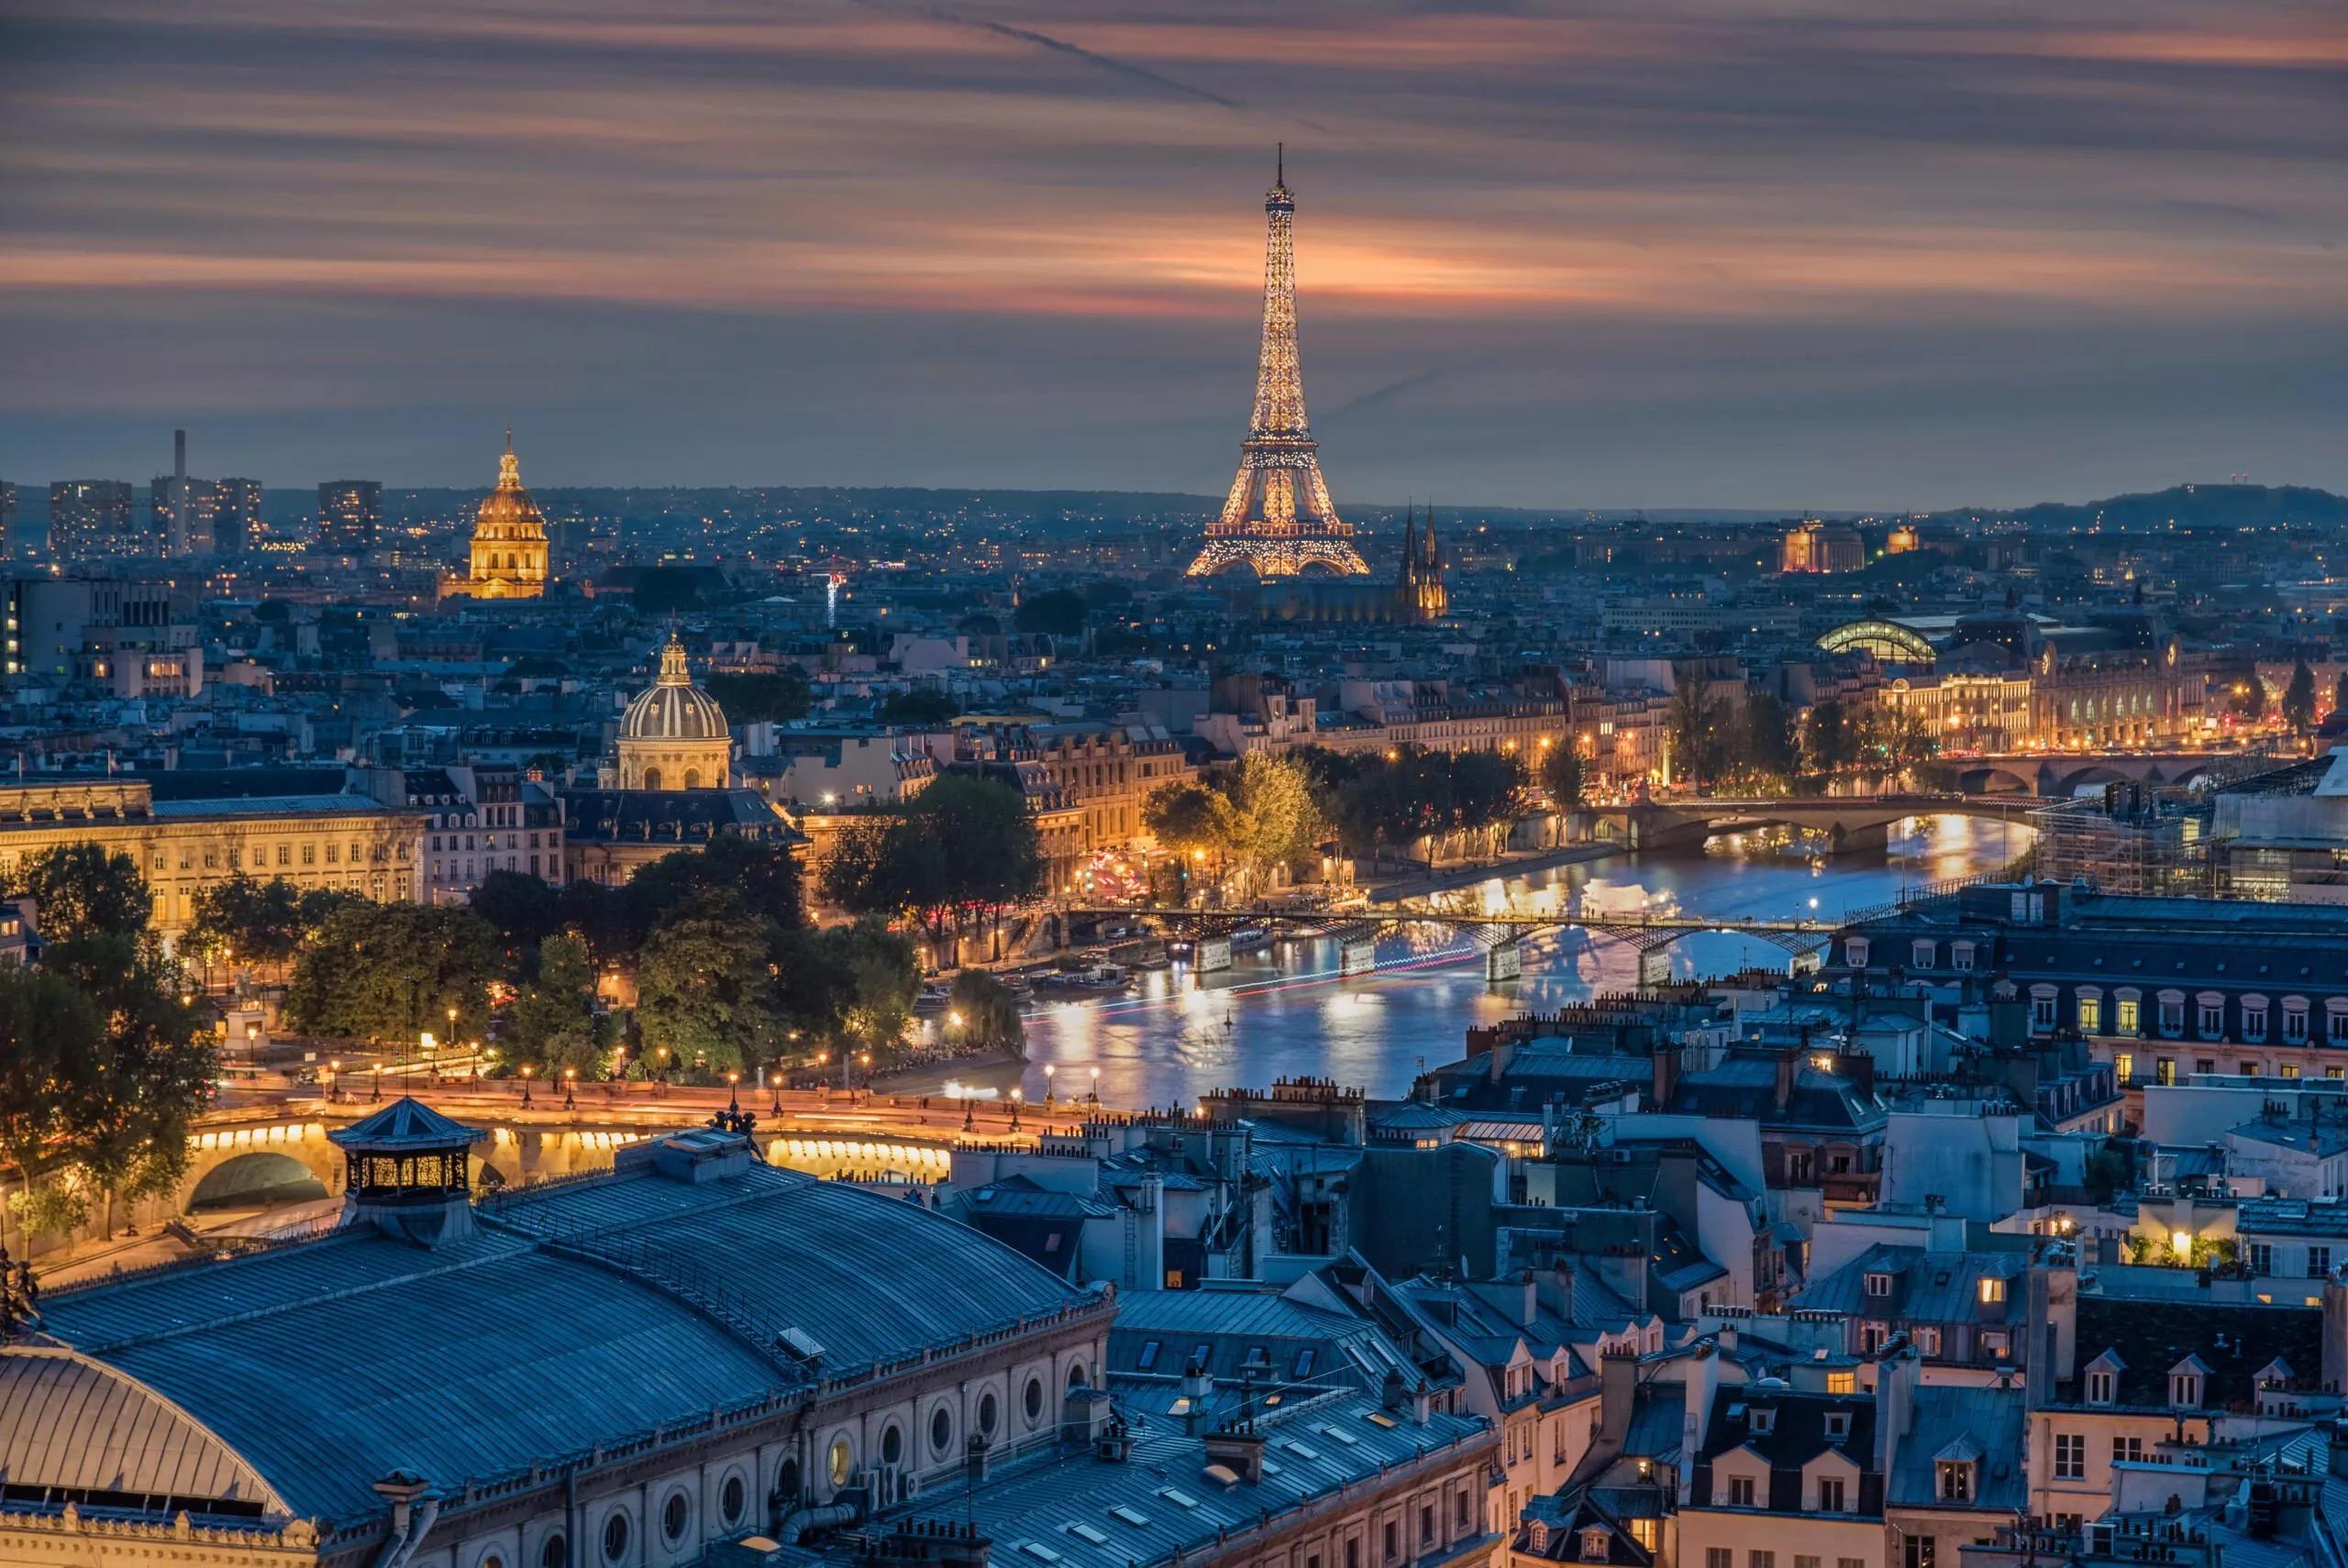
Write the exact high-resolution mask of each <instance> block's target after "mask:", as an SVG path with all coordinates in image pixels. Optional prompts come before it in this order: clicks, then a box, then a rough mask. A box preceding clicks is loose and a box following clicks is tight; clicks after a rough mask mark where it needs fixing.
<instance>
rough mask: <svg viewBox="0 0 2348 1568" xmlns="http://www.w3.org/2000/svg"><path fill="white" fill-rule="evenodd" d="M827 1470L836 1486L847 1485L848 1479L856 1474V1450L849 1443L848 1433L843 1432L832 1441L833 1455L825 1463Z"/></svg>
mask: <svg viewBox="0 0 2348 1568" xmlns="http://www.w3.org/2000/svg"><path fill="white" fill-rule="evenodd" d="M825 1473H826V1474H829V1475H830V1476H831V1478H832V1485H835V1486H845V1485H847V1483H848V1477H850V1476H851V1475H854V1474H856V1449H855V1447H854V1446H853V1445H852V1444H850V1443H849V1441H847V1433H845V1432H843V1433H841V1434H840V1435H839V1436H838V1437H836V1438H834V1439H833V1440H832V1448H831V1453H830V1456H829V1458H828V1459H827V1460H826V1461H825Z"/></svg>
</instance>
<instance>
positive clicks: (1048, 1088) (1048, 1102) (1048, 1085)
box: [1044, 1062, 1058, 1111]
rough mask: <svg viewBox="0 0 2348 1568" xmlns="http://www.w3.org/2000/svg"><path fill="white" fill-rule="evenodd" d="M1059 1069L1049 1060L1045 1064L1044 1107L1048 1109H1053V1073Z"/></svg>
mask: <svg viewBox="0 0 2348 1568" xmlns="http://www.w3.org/2000/svg"><path fill="white" fill-rule="evenodd" d="M1056 1071H1058V1068H1057V1067H1055V1066H1053V1064H1051V1063H1049V1062H1047V1063H1045V1064H1044V1109H1045V1110H1047V1111H1049V1110H1051V1109H1052V1074H1053V1073H1055V1072H1056Z"/></svg>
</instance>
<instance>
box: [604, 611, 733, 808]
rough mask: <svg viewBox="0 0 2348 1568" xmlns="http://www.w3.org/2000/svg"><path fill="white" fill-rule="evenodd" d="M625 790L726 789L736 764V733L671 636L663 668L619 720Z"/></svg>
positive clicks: (663, 652)
mask: <svg viewBox="0 0 2348 1568" xmlns="http://www.w3.org/2000/svg"><path fill="white" fill-rule="evenodd" d="M619 762H620V766H619V787H620V788H621V789H623V790H723V789H725V787H726V786H727V784H728V783H729V782H731V776H732V773H733V767H734V733H733V731H731V730H730V729H728V728H727V727H726V724H725V710H724V709H722V708H720V707H719V706H718V705H717V699H715V698H714V697H712V696H711V695H710V694H709V693H708V692H706V691H703V690H702V689H701V688H700V687H698V686H695V685H694V684H693V677H692V669H691V668H688V666H687V665H686V663H685V645H684V644H682V643H681V642H679V641H678V640H677V639H676V636H675V635H674V634H671V635H670V638H669V646H666V647H664V648H662V649H661V650H660V674H659V679H656V680H655V681H654V682H653V683H652V684H651V685H650V686H648V687H647V688H645V690H642V691H639V692H637V696H636V701H632V702H630V703H629V704H628V705H627V716H626V718H624V719H622V720H621V721H620V740H619Z"/></svg>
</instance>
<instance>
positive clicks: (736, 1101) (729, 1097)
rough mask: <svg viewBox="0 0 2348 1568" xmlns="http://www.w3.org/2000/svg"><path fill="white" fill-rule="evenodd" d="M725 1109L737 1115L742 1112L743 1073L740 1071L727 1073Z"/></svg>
mask: <svg viewBox="0 0 2348 1568" xmlns="http://www.w3.org/2000/svg"><path fill="white" fill-rule="evenodd" d="M725 1109H726V1110H730V1111H732V1112H734V1113H735V1114H736V1115H737V1116H738V1115H740V1114H741V1111H742V1075H741V1074H739V1073H728V1074H726V1075H725Z"/></svg>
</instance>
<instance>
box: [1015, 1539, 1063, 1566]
mask: <svg viewBox="0 0 2348 1568" xmlns="http://www.w3.org/2000/svg"><path fill="white" fill-rule="evenodd" d="M1019 1550H1020V1551H1024V1552H1025V1553H1026V1554H1027V1555H1028V1556H1030V1557H1032V1558H1034V1559H1035V1560H1036V1562H1058V1561H1059V1560H1060V1554H1059V1553H1058V1552H1057V1551H1053V1550H1052V1549H1051V1548H1050V1547H1048V1546H1046V1545H1045V1544H1044V1543H1043V1542H1042V1541H1040V1540H1023V1541H1021V1542H1020V1543H1019Z"/></svg>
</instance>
